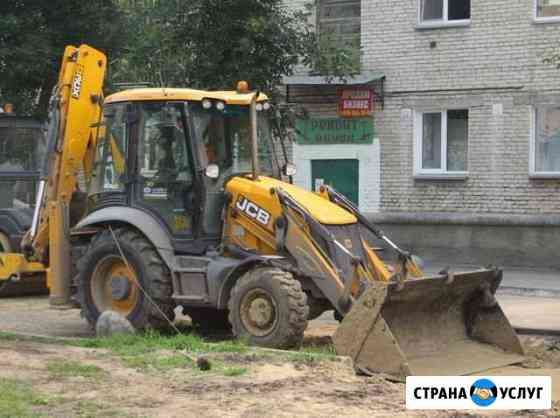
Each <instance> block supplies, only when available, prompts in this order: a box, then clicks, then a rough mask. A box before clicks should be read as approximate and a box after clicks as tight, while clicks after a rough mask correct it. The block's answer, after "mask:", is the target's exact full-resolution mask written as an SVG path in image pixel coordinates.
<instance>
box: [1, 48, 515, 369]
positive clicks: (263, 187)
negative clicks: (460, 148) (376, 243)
mask: <svg viewBox="0 0 560 418" xmlns="http://www.w3.org/2000/svg"><path fill="white" fill-rule="evenodd" d="M106 62H107V61H106V58H105V56H104V55H103V54H101V53H100V52H98V51H96V50H95V49H93V48H91V47H88V46H85V45H82V46H80V47H79V48H73V47H69V48H67V49H66V52H65V55H64V59H63V62H62V69H61V73H60V78H59V82H58V84H57V86H56V88H55V90H54V94H53V98H52V103H51V116H50V129H49V141H48V155H49V158H48V164H47V165H46V167H45V170H44V172H43V178H42V181H41V185H40V188H39V192H38V198H37V202H38V204H37V210H36V212H35V216H34V221H33V224H32V226H31V229H30V231H29V233H28V234H27V235H26V236H25V238H24V242H23V245H22V248H23V250H24V253H23V254H6V253H4V254H1V255H0V261H1V263H0V279H2V280H13V279H16V280H17V279H18V278H19V277H21V276H23V275H26V274H32V273H35V272H37V271H43V270H44V271H46V273H47V278H48V280H47V282H48V286H49V288H50V294H51V303H52V304H54V305H60V304H66V303H69V302H70V301H71V298H72V296H75V297H76V298H77V299H78V300H79V303H80V306H81V309H82V313H83V315H84V317H85V318H86V320H87V321H88V322H89V323H91V324H95V322H96V320H97V319H98V317H99V315H100V314H101V313H102V312H103V311H106V310H113V311H116V312H119V313H120V314H122V315H123V316H125V317H126V318H127V319H128V320H129V321H130V322H131V323H132V324H133V325H134V326H135V327H136V328H138V329H145V328H151V327H153V328H159V327H162V326H166V325H167V321H168V320H172V319H173V315H174V309H175V308H176V307H177V306H182V307H183V309H184V311H185V312H186V313H187V314H188V315H190V316H191V318H192V319H193V322H194V323H196V324H199V325H200V326H211V327H218V326H221V325H224V324H229V325H230V326H231V328H232V331H233V333H234V334H235V335H236V336H241V337H244V338H246V339H247V340H248V341H249V342H250V343H252V344H256V345H260V346H267V347H276V348H290V347H297V346H299V345H300V344H301V342H302V339H303V333H304V331H305V329H306V327H307V321H308V320H309V319H312V318H314V317H317V316H318V315H320V314H321V313H322V312H323V311H325V310H329V309H334V310H335V311H336V312H337V314H338V316H339V317H340V318H342V322H341V324H340V326H339V328H338V330H337V332H336V334H335V335H334V345H335V348H336V350H337V352H339V353H341V354H348V355H350V356H351V357H352V358H353V359H354V360H355V365H356V368H358V369H360V370H362V371H365V372H383V373H386V374H388V375H391V376H393V377H395V378H398V379H402V378H403V377H404V376H406V375H409V374H431V375H433V374H435V375H445V374H463V373H472V372H475V371H479V370H484V369H486V368H489V367H493V366H501V365H505V364H511V363H516V362H518V361H520V360H521V359H522V354H523V349H522V347H521V345H520V343H519V340H518V338H517V336H516V335H515V333H514V331H513V330H512V328H511V326H510V324H509V322H508V320H507V319H506V317H505V316H504V314H503V312H502V310H501V309H500V306H499V305H498V303H497V302H496V300H495V298H494V293H495V292H496V289H497V288H498V286H499V283H500V279H501V272H500V271H499V270H497V269H482V270H478V271H474V272H468V273H461V274H454V275H453V274H446V275H440V276H437V277H429V278H425V277H423V274H422V272H421V271H420V269H419V268H418V265H417V263H416V261H415V258H414V257H413V256H412V255H411V254H409V253H407V252H406V251H404V250H402V249H400V248H399V247H398V246H397V245H396V244H394V243H393V242H392V241H391V240H390V239H389V238H387V237H386V236H385V235H384V234H383V232H382V231H379V230H378V229H377V228H376V227H375V226H374V225H372V224H371V223H370V222H368V220H367V219H365V218H364V217H363V216H362V215H361V214H360V212H359V211H358V210H357V209H356V207H354V205H353V204H352V203H351V202H349V201H348V200H347V199H346V198H345V197H344V196H342V195H340V194H339V193H337V192H336V191H335V190H333V189H331V188H329V187H324V188H322V190H321V191H320V192H319V193H317V194H316V193H312V192H309V191H306V190H303V189H301V188H299V187H296V186H294V185H292V184H289V183H287V182H284V181H282V180H281V178H282V176H288V175H290V174H292V173H291V172H290V171H291V170H292V169H293V167H292V166H289V165H286V166H284V167H279V164H278V161H279V159H278V158H276V157H275V153H274V152H275V147H274V146H273V138H272V135H271V129H270V125H269V121H268V119H269V118H268V116H267V114H268V112H269V109H270V107H271V105H270V104H269V102H268V98H267V96H266V95H264V94H259V93H257V92H251V91H249V90H248V88H247V84H246V83H244V82H241V83H239V84H238V87H237V90H235V91H200V90H192V89H172V88H157V89H135V90H128V91H123V92H120V93H117V94H114V95H111V96H109V97H107V98H106V99H103V96H102V84H103V75H104V71H105V66H106ZM84 197H86V198H85V199H84ZM84 203H85V204H84ZM367 235H372V236H374V237H375V239H377V240H380V241H381V242H383V243H384V244H385V245H386V246H388V248H389V249H390V250H391V251H393V252H394V253H395V254H396V260H397V261H396V262H395V263H393V264H389V263H386V262H384V261H382V259H381V258H380V257H379V256H378V255H377V252H376V250H375V249H374V248H373V247H372V245H371V243H370V242H369V241H368V240H366V239H365V237H366V236H367Z"/></svg>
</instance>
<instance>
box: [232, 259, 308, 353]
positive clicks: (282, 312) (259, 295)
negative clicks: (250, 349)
mask: <svg viewBox="0 0 560 418" xmlns="http://www.w3.org/2000/svg"><path fill="white" fill-rule="evenodd" d="M255 295H256V296H255ZM251 298H254V299H252V300H253V302H251ZM255 301H257V302H260V301H265V303H268V302H270V307H271V309H270V312H271V314H270V315H268V317H270V320H267V322H266V323H265V324H260V325H254V326H251V321H250V319H251V318H250V313H243V312H250V310H248V309H247V308H248V307H249V306H253V304H254V303H255ZM228 306H229V321H230V323H231V325H232V329H233V333H234V335H235V336H237V337H241V338H246V339H247V340H248V342H249V344H252V345H258V346H261V347H270V348H280V349H287V348H295V347H299V346H300V345H301V343H302V341H303V333H304V331H305V329H306V328H307V316H308V315H309V307H308V306H307V296H306V295H305V293H304V292H303V290H302V289H301V284H300V283H299V282H298V281H297V280H295V279H294V278H293V276H292V275H291V274H290V273H288V272H285V271H282V270H280V269H277V268H272V267H257V268H255V269H253V270H251V271H249V272H247V273H245V274H244V275H243V276H241V277H240V278H239V280H238V281H237V283H236V284H235V286H234V287H233V289H232V291H231V296H230V299H229V302H228ZM267 306H268V305H267ZM255 309H257V308H255ZM267 314H268V312H267ZM259 327H261V328H259Z"/></svg>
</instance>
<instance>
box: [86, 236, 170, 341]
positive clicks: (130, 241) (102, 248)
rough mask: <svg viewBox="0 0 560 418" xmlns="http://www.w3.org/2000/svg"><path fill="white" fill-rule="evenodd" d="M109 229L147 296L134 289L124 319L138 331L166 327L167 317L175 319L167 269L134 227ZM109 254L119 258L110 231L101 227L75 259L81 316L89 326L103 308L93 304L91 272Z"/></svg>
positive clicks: (92, 273) (167, 325) (151, 246)
mask: <svg viewBox="0 0 560 418" xmlns="http://www.w3.org/2000/svg"><path fill="white" fill-rule="evenodd" d="M113 231H114V233H115V235H116V237H117V239H118V241H119V244H120V247H121V249H122V251H123V253H124V255H125V257H126V259H127V260H128V263H129V264H130V266H131V268H132V270H134V274H135V277H136V280H137V281H138V282H139V284H140V285H141V286H142V288H143V289H144V291H145V292H146V293H147V294H148V295H149V296H150V298H147V297H146V295H145V294H144V293H143V292H142V291H141V290H140V289H135V291H136V292H137V294H136V298H135V300H134V303H133V307H132V308H131V309H130V312H129V313H128V314H126V315H125V316H126V318H127V319H128V320H129V321H130V323H131V324H132V325H133V326H134V328H136V329H138V330H145V329H148V328H152V329H166V328H169V323H168V320H170V321H173V320H174V318H175V313H174V311H173V309H174V308H175V303H174V302H173V299H172V293H173V289H172V283H171V273H170V271H169V269H168V268H167V266H166V265H165V263H164V262H163V260H162V259H161V257H160V256H159V254H158V253H157V251H156V250H155V248H154V246H153V245H152V244H151V243H150V242H149V241H148V240H147V239H146V238H145V236H144V235H142V234H141V233H139V232H138V231H137V230H135V229H131V228H127V227H121V228H115V229H114V230H113ZM112 257H115V258H118V259H119V260H122V258H121V255H120V252H119V250H118V248H117V246H116V244H115V242H114V240H113V236H112V234H111V232H110V231H109V230H104V231H102V232H99V233H98V234H97V235H96V236H95V237H94V238H93V239H92V241H91V243H90V245H89V247H88V249H87V250H86V252H85V254H84V255H83V257H82V258H81V259H80V260H79V261H78V274H79V276H78V277H79V281H78V294H79V298H80V305H81V308H82V315H83V316H84V317H85V318H86V319H87V321H88V322H89V323H90V324H91V325H92V326H95V323H96V321H97V319H98V318H99V315H101V313H102V310H105V309H103V307H99V306H96V303H95V301H94V299H95V297H94V295H93V291H92V280H93V275H94V272H95V271H96V268H97V267H98V265H100V264H101V263H102V262H103V260H106V259H109V258H112ZM95 274H96V273H95ZM150 299H151V300H150ZM155 305H157V306H155ZM162 313H163V314H164V315H162ZM166 317H167V318H166Z"/></svg>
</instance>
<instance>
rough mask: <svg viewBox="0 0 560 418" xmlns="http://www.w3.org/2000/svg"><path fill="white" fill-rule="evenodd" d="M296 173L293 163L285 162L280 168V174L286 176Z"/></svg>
mask: <svg viewBox="0 0 560 418" xmlns="http://www.w3.org/2000/svg"><path fill="white" fill-rule="evenodd" d="M296 173H297V167H296V165H295V164H292V163H287V164H286V165H285V166H284V168H283V169H282V174H284V175H285V176H288V177H292V176H295V175H296Z"/></svg>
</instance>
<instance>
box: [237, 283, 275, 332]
mask: <svg viewBox="0 0 560 418" xmlns="http://www.w3.org/2000/svg"><path fill="white" fill-rule="evenodd" d="M240 308H241V310H240V314H241V321H242V323H243V326H244V327H245V329H246V330H247V331H248V332H249V333H251V334H252V335H255V336H258V337H264V336H266V335H268V334H270V333H271V332H272V331H273V330H274V328H275V327H276V324H277V322H278V317H277V316H278V309H277V307H276V303H275V301H274V299H273V298H272V296H271V295H269V294H268V293H267V292H266V291H265V290H263V289H252V290H251V291H249V292H248V293H247V294H246V295H245V296H244V297H243V299H242V301H241V306H240Z"/></svg>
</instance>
